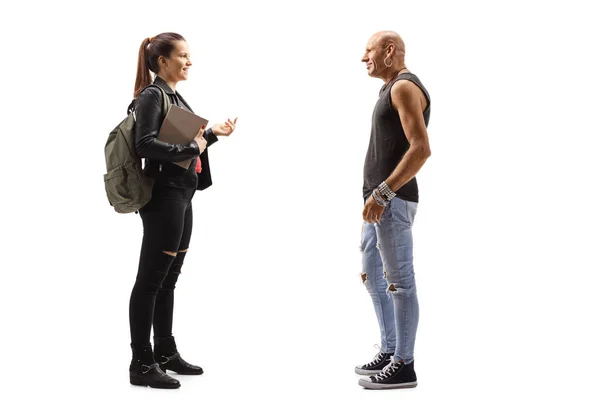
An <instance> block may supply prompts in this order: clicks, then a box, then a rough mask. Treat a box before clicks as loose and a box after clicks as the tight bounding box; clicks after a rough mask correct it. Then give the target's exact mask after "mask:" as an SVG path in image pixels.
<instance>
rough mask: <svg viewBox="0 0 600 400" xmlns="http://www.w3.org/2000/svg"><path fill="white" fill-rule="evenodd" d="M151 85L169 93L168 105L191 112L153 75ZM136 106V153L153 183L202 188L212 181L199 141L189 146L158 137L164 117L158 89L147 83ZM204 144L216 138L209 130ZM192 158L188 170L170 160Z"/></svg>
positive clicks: (177, 96) (205, 156) (167, 86)
mask: <svg viewBox="0 0 600 400" xmlns="http://www.w3.org/2000/svg"><path fill="white" fill-rule="evenodd" d="M154 85H156V86H159V87H160V88H162V89H163V90H164V91H165V93H167V95H168V96H169V101H170V102H171V104H174V105H177V106H179V107H182V108H184V109H186V110H188V111H190V112H193V111H192V108H191V107H190V106H189V104H188V103H187V102H186V101H185V100H184V99H183V97H182V96H181V95H180V94H179V93H178V92H174V91H173V90H172V89H171V88H170V87H169V85H168V84H167V83H166V82H165V81H164V80H163V79H161V78H160V77H156V79H155V80H154ZM133 104H134V107H135V117H136V120H135V148H136V151H137V153H138V155H139V156H140V157H142V158H145V159H146V163H145V164H146V165H145V167H144V173H145V174H146V175H148V176H150V177H152V178H154V180H155V184H159V185H164V186H171V187H180V188H195V189H200V190H202V189H205V188H207V187H209V186H210V185H211V184H212V180H211V177H210V166H209V163H208V149H207V150H204V152H202V154H200V151H199V148H198V144H197V143H196V142H195V141H192V142H191V143H190V144H188V145H181V144H170V143H165V142H162V141H160V140H158V139H157V137H158V132H159V131H160V127H161V125H162V121H163V119H164V117H165V116H164V115H163V98H162V93H161V91H160V89H158V88H156V87H153V86H148V87H146V88H145V89H144V90H142V92H141V93H140V94H139V95H138V96H137V98H136V99H135V101H134V103H133ZM204 138H205V139H206V141H207V147H208V146H210V145H211V144H213V143H214V142H216V141H217V140H218V139H217V137H216V136H215V134H214V133H213V132H212V129H207V130H206V131H204ZM198 155H200V161H201V165H202V172H200V173H199V174H197V173H196V162H197V157H198ZM189 159H192V163H191V164H190V166H189V168H188V169H183V168H181V167H180V166H178V165H175V164H173V162H178V161H185V160H189Z"/></svg>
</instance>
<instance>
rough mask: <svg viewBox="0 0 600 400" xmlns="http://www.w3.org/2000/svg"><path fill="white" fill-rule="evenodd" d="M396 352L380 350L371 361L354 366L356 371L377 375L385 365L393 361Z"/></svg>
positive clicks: (362, 373) (361, 373)
mask: <svg viewBox="0 0 600 400" xmlns="http://www.w3.org/2000/svg"><path fill="white" fill-rule="evenodd" d="M393 355H394V353H382V352H379V353H377V355H376V356H375V358H374V359H373V361H371V362H370V363H367V364H364V365H359V366H357V367H356V368H354V372H356V373H357V374H359V375H375V374H378V373H380V372H381V371H383V367H385V366H386V365H388V364H389V363H390V362H391V361H392V356H393Z"/></svg>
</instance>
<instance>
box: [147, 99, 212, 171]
mask: <svg viewBox="0 0 600 400" xmlns="http://www.w3.org/2000/svg"><path fill="white" fill-rule="evenodd" d="M207 125H208V120H207V119H204V118H202V117H200V116H198V115H196V114H194V113H192V112H189V111H188V110H185V109H183V108H181V107H179V106H176V105H174V104H173V105H171V107H170V108H169V112H168V113H167V115H166V116H165V119H164V120H163V123H162V125H161V126H160V131H159V132H158V140H160V141H162V142H166V143H170V144H186V145H187V144H190V143H191V142H192V141H193V140H194V138H195V137H196V135H197V134H198V131H199V130H200V128H202V127H203V126H204V127H206V126H207ZM192 160H193V158H192V159H189V160H185V161H180V162H176V163H174V164H176V165H178V166H180V167H181V168H184V169H188V168H189V167H190V164H191V163H192Z"/></svg>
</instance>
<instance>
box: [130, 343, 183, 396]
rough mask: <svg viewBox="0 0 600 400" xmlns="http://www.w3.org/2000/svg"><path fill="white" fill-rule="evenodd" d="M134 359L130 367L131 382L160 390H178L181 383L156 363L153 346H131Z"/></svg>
mask: <svg viewBox="0 0 600 400" xmlns="http://www.w3.org/2000/svg"><path fill="white" fill-rule="evenodd" d="M131 350H132V352H133V358H132V359H131V364H130V365H129V382H130V383H131V384H132V385H137V386H150V387H152V388H158V389H177V388H178V387H180V386H181V384H180V383H179V381H178V380H177V379H175V378H172V377H170V376H169V375H167V374H165V373H164V371H162V370H161V369H160V368H159V366H158V364H157V363H156V362H155V361H154V355H153V354H152V346H150V345H145V346H135V345H133V344H132V345H131Z"/></svg>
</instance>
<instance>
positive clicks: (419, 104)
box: [385, 80, 431, 192]
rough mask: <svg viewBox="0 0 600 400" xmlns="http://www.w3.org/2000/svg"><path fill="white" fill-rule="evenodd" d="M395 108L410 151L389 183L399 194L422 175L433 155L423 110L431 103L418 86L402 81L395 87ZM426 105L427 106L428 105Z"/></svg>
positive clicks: (395, 170)
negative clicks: (418, 175) (424, 167)
mask: <svg viewBox="0 0 600 400" xmlns="http://www.w3.org/2000/svg"><path fill="white" fill-rule="evenodd" d="M391 95H392V106H393V107H394V108H395V109H396V110H397V111H398V115H400V121H401V122H402V128H404V133H405V134H406V139H408V143H409V144H410V148H409V149H408V151H407V152H406V154H405V155H404V157H403V158H402V160H401V161H400V163H398V166H397V167H396V168H395V169H394V171H393V172H392V174H391V175H390V176H389V177H388V178H387V179H386V180H385V182H386V183H387V185H388V186H389V188H390V189H391V190H392V191H394V192H395V191H397V190H398V189H400V188H401V187H402V186H404V185H405V184H406V183H407V182H408V181H410V180H411V179H412V178H414V176H415V175H416V174H417V172H419V170H420V169H421V167H422V166H423V164H425V160H427V158H429V156H430V155H431V150H430V149H429V138H428V136H427V128H426V127H425V120H424V119H423V110H424V108H425V107H426V102H427V99H426V98H425V96H424V95H423V93H422V92H421V89H419V87H418V86H417V85H415V84H414V83H412V82H410V81H406V80H400V81H398V82H396V84H394V86H393V87H392V93H391ZM424 102H425V103H424Z"/></svg>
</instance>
